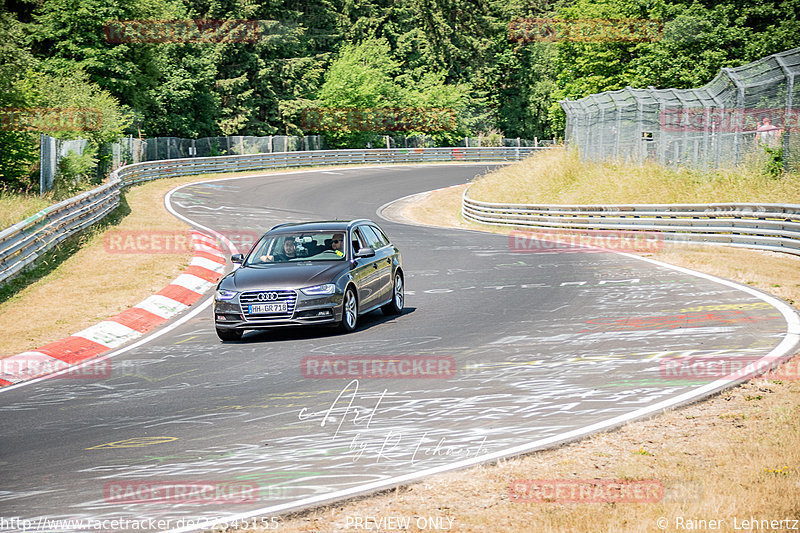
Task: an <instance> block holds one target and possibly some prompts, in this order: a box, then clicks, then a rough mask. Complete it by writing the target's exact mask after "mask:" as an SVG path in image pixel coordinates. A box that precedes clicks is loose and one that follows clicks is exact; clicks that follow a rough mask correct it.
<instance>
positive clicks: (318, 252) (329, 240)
mask: <svg viewBox="0 0 800 533" xmlns="http://www.w3.org/2000/svg"><path fill="white" fill-rule="evenodd" d="M346 249H347V248H346V247H345V245H344V232H343V231H342V232H336V231H329V232H303V233H281V234H277V235H270V236H267V237H265V238H264V239H262V240H261V242H259V243H258V246H257V247H256V249H255V250H253V253H251V254H250V256H249V257H248V258H247V263H246V265H247V266H260V265H270V264H273V263H287V262H292V261H344V259H345V256H346V254H347V252H346Z"/></svg>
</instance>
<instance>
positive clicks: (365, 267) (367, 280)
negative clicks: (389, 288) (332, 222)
mask: <svg viewBox="0 0 800 533" xmlns="http://www.w3.org/2000/svg"><path fill="white" fill-rule="evenodd" d="M350 246H351V254H352V255H351V257H352V258H353V268H352V270H351V271H350V275H351V276H352V278H353V281H354V282H355V284H356V288H357V290H358V305H359V311H361V310H364V309H368V308H370V307H372V306H373V305H375V303H376V298H377V290H378V287H377V280H378V275H377V268H376V267H375V265H374V264H373V259H375V258H374V257H359V258H356V256H355V254H356V253H358V251H359V250H360V249H361V248H368V247H369V245H368V244H367V239H366V238H365V237H364V235H363V234H362V233H361V232H360V231H359V230H358V228H353V230H352V231H351V237H350Z"/></svg>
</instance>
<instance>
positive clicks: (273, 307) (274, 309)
mask: <svg viewBox="0 0 800 533" xmlns="http://www.w3.org/2000/svg"><path fill="white" fill-rule="evenodd" d="M288 310H289V308H288V307H287V305H286V302H280V303H274V304H254V305H251V306H250V311H248V312H249V313H250V314H251V315H253V314H259V313H286V312H287V311H288Z"/></svg>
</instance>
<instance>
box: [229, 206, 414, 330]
mask: <svg viewBox="0 0 800 533" xmlns="http://www.w3.org/2000/svg"><path fill="white" fill-rule="evenodd" d="M231 261H233V263H234V264H239V265H240V266H239V267H238V268H236V269H235V270H234V271H233V272H231V273H230V274H228V275H226V276H225V277H223V278H222V279H221V280H220V281H219V284H218V285H217V292H216V295H215V298H214V323H215V326H216V330H217V335H218V336H219V338H220V339H222V340H223V341H234V340H239V339H241V338H242V334H243V333H244V332H245V331H247V330H255V329H269V328H275V327H284V326H309V325H317V324H328V325H333V326H338V327H339V328H340V329H341V330H342V331H344V332H350V331H353V330H354V329H356V326H357V324H358V318H359V316H360V315H363V314H365V313H368V312H370V311H372V310H374V309H377V308H379V307H380V308H381V310H382V311H383V312H384V314H387V315H397V314H400V313H401V312H402V310H403V299H404V295H403V268H402V262H401V260H400V251H399V250H398V249H397V247H396V246H395V245H393V244H392V243H391V242H390V241H389V239H388V238H387V237H386V234H385V233H384V232H383V230H382V229H381V228H380V227H379V226H378V225H377V224H376V223H375V222H373V221H371V220H367V219H359V220H352V221H350V222H346V221H324V222H303V223H297V224H280V225H278V226H275V227H274V228H272V229H271V230H269V231H268V232H267V233H266V234H265V235H264V236H263V237H262V238H261V239H260V240H259V241H258V242H257V243H256V244H255V246H253V248H252V249H251V250H250V252H249V253H248V254H247V256H246V257H243V256H242V255H240V254H237V255H234V256H233V257H231Z"/></svg>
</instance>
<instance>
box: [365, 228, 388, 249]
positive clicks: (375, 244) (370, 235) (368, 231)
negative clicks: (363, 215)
mask: <svg viewBox="0 0 800 533" xmlns="http://www.w3.org/2000/svg"><path fill="white" fill-rule="evenodd" d="M358 230H359V231H360V232H361V234H362V235H364V238H365V239H367V246H369V247H370V248H374V249H375V250H377V249H378V248H382V247H384V246H386V245H385V244H384V243H382V242H381V239H380V238H379V237H378V235H377V234H376V233H375V230H374V229H372V226H359V227H358Z"/></svg>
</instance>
